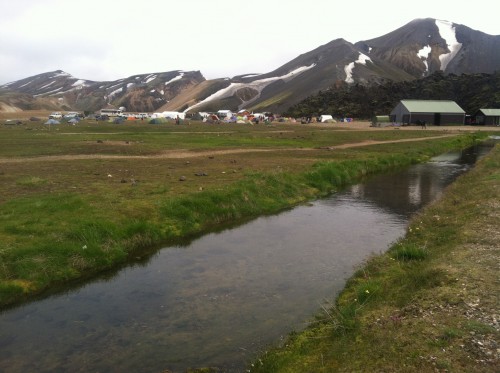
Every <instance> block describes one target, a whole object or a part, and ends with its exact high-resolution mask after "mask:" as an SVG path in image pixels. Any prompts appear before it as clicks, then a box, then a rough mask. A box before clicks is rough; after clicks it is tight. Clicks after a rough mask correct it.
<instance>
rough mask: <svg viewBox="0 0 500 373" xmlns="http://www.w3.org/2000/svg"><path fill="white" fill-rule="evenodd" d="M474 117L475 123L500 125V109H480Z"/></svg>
mask: <svg viewBox="0 0 500 373" xmlns="http://www.w3.org/2000/svg"><path fill="white" fill-rule="evenodd" d="M474 117H475V124H480V125H484V126H500V109H479V110H478V111H477V113H476V114H475V115H474Z"/></svg>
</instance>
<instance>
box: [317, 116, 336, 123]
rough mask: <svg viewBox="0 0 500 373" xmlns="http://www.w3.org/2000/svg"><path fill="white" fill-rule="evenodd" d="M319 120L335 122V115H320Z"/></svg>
mask: <svg viewBox="0 0 500 373" xmlns="http://www.w3.org/2000/svg"><path fill="white" fill-rule="evenodd" d="M319 121H320V122H321V123H325V122H328V123H334V122H335V121H334V120H333V117H332V116H331V115H320V116H319Z"/></svg>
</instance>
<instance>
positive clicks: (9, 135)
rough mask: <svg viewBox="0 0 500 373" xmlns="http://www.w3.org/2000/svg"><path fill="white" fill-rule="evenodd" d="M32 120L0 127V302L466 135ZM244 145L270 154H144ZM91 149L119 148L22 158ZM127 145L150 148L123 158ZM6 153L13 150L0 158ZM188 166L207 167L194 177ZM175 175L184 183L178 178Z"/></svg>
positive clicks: (129, 150)
mask: <svg viewBox="0 0 500 373" xmlns="http://www.w3.org/2000/svg"><path fill="white" fill-rule="evenodd" d="M38 126H39V127H36V126H33V127H32V128H31V130H27V129H26V128H23V127H20V128H17V127H16V128H8V129H5V128H0V178H1V181H2V183H0V242H1V244H0V258H1V264H0V305H5V304H9V303H13V302H17V301H20V300H22V299H24V298H26V297H29V296H31V295H33V294H36V293H39V292H41V291H43V290H45V289H48V288H50V287H51V286H53V285H54V284H59V283H64V282H66V281H69V280H72V279H77V278H80V277H88V276H91V275H93V274H96V273H98V272H100V271H103V270H106V269H109V268H113V267H116V266H118V265H120V264H121V263H123V262H125V261H128V260H133V258H135V257H140V256H141V255H142V253H143V252H150V251H152V250H154V249H155V248H157V247H159V246H160V245H162V244H167V243H171V242H177V241H178V240H180V239H183V238H187V237H190V236H194V235H199V234H202V233H204V232H208V231H211V230H216V229H219V228H220V227H221V226H225V225H227V224H235V223H238V222H241V221H246V220H248V219H250V218H253V217H257V216H259V215H262V214H271V213H275V212H278V211H280V210H283V209H285V208H289V207H291V206H294V205H296V204H298V203H301V202H303V201H306V200H310V199H313V198H317V197H319V196H323V195H326V194H329V193H332V192H333V191H335V190H337V189H339V188H341V187H343V186H345V185H347V184H350V183H353V182H356V181H358V180H360V179H362V178H364V177H367V176H369V175H370V174H373V173H377V172H381V171H384V170H389V169H394V168H397V167H405V166H407V165H409V164H411V163H416V162H420V161H423V160H425V159H427V158H428V157H430V156H432V155H435V154H439V153H443V152H445V151H447V150H451V149H457V148H462V147H464V146H466V145H468V144H470V143H471V142H472V141H473V138H472V137H471V136H467V135H462V136H458V137H453V138H445V139H439V140H429V141H425V142H414V143H412V147H411V148H409V147H408V143H403V144H386V145H373V146H367V147H363V148H361V147H360V148H353V149H349V150H340V151H328V150H324V149H321V148H322V147H323V146H325V145H326V144H328V145H334V144H341V143H350V142H359V141H363V140H367V139H378V140H394V139H401V138H404V139H407V138H411V137H420V136H426V135H427V132H420V131H393V132H391V131H381V132H376V131H375V132H374V131H369V132H368V131H367V132H363V131H336V130H333V129H328V130H325V129H324V128H313V127H301V126H280V127H279V128H278V127H276V128H272V127H269V126H264V125H263V126H235V125H227V126H207V125H203V126H199V125H192V126H164V127H162V126H157V125H154V126H147V125H140V124H134V125H128V124H127V125H124V126H110V125H101V124H99V125H90V124H89V125H87V126H85V125H83V126H80V127H78V128H75V127H73V126H71V127H69V126H68V127H63V126H61V127H59V131H55V130H54V131H52V130H51V131H50V132H49V131H48V129H46V128H45V127H40V125H38ZM222 130H223V131H222ZM113 131H115V132H113ZM223 132H224V133H223ZM226 132H227V133H226ZM429 132H430V131H429ZM432 135H436V133H435V132H434V133H433V134H432ZM97 139H104V140H103V142H97ZM117 142H118V143H117ZM126 142H128V144H127V143H126ZM3 145H5V147H4V146H3ZM247 147H250V148H251V149H269V148H270V147H272V152H249V153H241V154H239V153H234V154H232V153H228V154H220V155H216V156H210V157H209V156H206V155H204V156H200V157H191V158H182V157H181V158H176V157H173V158H161V157H155V156H154V155H158V154H160V153H158V152H162V151H164V150H165V149H166V150H167V151H168V150H174V151H182V152H200V151H203V150H206V149H213V150H221V149H223V150H224V149H227V148H231V149H234V148H247ZM300 148H305V149H306V150H297V149H300ZM281 149H282V150H281ZM96 153H99V154H109V155H113V156H117V155H118V156H121V158H109V159H107V158H97V159H93V158H92V159H77V160H71V159H69V158H60V159H45V158H44V159H42V160H39V161H37V160H31V161H28V160H26V159H25V158H24V157H25V156H29V157H32V156H45V155H52V156H58V155H63V156H67V155H85V154H90V155H93V154H96ZM136 155H149V156H150V157H146V158H127V156H136ZM12 157H20V158H21V159H19V160H16V162H2V159H7V160H9V159H12ZM23 159H24V160H23ZM200 171H203V172H204V173H206V174H207V176H203V177H197V176H195V174H196V173H199V172H200ZM181 176H185V178H186V181H183V182H181V181H179V179H180V177H181ZM405 255H406V254H405Z"/></svg>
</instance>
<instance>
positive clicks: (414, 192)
mask: <svg viewBox="0 0 500 373" xmlns="http://www.w3.org/2000/svg"><path fill="white" fill-rule="evenodd" d="M420 188H421V185H420V177H417V178H415V179H414V180H412V181H411V182H410V186H409V187H408V198H409V200H410V203H411V204H412V205H415V206H418V205H420V204H421V203H422V194H421V192H420Z"/></svg>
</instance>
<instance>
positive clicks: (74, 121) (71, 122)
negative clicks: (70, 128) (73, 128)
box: [68, 118, 79, 125]
mask: <svg viewBox="0 0 500 373" xmlns="http://www.w3.org/2000/svg"><path fill="white" fill-rule="evenodd" d="M78 122H79V120H78V119H76V118H71V119H70V120H68V123H69V124H72V125H75V124H77V123H78Z"/></svg>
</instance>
